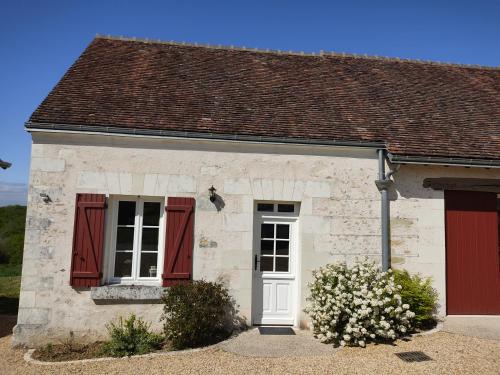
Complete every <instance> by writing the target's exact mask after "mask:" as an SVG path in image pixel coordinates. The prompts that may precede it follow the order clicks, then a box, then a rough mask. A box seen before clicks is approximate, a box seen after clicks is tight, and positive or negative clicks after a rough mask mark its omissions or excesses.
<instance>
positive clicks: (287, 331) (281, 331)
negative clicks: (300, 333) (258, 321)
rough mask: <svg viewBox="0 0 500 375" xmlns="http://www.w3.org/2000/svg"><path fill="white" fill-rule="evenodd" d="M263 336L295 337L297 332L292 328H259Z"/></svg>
mask: <svg viewBox="0 0 500 375" xmlns="http://www.w3.org/2000/svg"><path fill="white" fill-rule="evenodd" d="M259 333H260V334H261V335H295V331H294V330H293V329H292V328H290V327H259Z"/></svg>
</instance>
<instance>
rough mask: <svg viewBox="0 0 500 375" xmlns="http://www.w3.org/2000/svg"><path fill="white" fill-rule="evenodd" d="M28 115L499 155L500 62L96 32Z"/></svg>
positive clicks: (411, 151)
mask: <svg viewBox="0 0 500 375" xmlns="http://www.w3.org/2000/svg"><path fill="white" fill-rule="evenodd" d="M30 122H32V123H52V124H75V125H96V126H117V127H124V128H136V129H161V130H175V131H187V132H198V133H200V132H201V133H205V132H206V133H212V134H225V135H252V136H272V137H290V138H300V139H302V138H304V139H312V140H337V141H363V142H371V141H383V142H385V143H386V145H387V148H388V150H389V152H391V153H393V154H396V155H415V156H443V157H461V158H481V159H486V158H488V159H500V69H499V68H487V67H471V66H462V65H452V64H437V63H425V62H418V61H406V60H397V59H380V58H366V57H356V56H342V55H335V54H323V53H322V54H318V55H315V56H312V55H302V54H300V53H278V52H265V51H255V50H242V49H230V48H215V47H198V46H191V45H180V44H174V43H160V42H145V41H135V40H122V39H116V38H103V37H97V38H96V39H94V40H93V41H92V42H91V43H90V45H89V46H88V47H87V49H86V50H85V51H84V52H83V54H82V55H81V56H80V58H79V59H78V60H77V61H76V62H75V63H74V65H73V66H72V67H71V68H70V69H69V70H68V72H67V73H66V74H65V75H64V77H63V78H62V79H61V81H60V82H59V83H58V84H57V86H56V87H55V88H54V89H53V90H52V92H51V93H50V94H49V95H48V96H47V98H46V99H45V100H44V101H43V103H42V104H41V105H40V106H39V107H38V108H37V109H36V111H35V112H34V113H33V114H32V116H31V118H30Z"/></svg>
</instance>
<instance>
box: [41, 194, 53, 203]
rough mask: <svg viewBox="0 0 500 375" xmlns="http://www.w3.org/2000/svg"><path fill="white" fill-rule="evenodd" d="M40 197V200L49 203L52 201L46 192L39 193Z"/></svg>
mask: <svg viewBox="0 0 500 375" xmlns="http://www.w3.org/2000/svg"><path fill="white" fill-rule="evenodd" d="M40 197H41V198H42V200H43V201H44V202H45V203H50V202H52V199H50V197H49V196H48V194H45V193H40Z"/></svg>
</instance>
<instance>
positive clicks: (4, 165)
mask: <svg viewBox="0 0 500 375" xmlns="http://www.w3.org/2000/svg"><path fill="white" fill-rule="evenodd" d="M11 165H12V164H11V163H8V162H6V161H3V160H2V159H0V168H2V169H7V168H10V166H11Z"/></svg>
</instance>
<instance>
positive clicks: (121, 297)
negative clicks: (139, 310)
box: [90, 285, 166, 305]
mask: <svg viewBox="0 0 500 375" xmlns="http://www.w3.org/2000/svg"><path fill="white" fill-rule="evenodd" d="M165 290H166V288H164V287H162V286H150V285H104V286H99V287H92V288H90V298H92V299H93V300H94V303H95V304H96V305H111V304H140V303H144V304H157V303H161V298H162V296H163V293H164V292H165Z"/></svg>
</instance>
